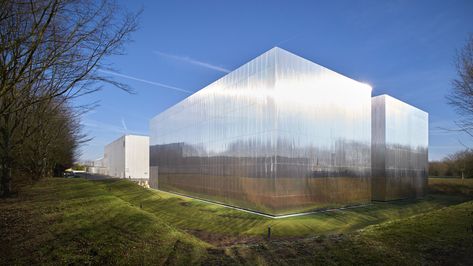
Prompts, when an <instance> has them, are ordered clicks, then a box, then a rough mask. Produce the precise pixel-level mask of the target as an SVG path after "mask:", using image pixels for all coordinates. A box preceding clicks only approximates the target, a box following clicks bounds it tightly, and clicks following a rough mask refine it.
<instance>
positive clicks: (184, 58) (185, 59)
mask: <svg viewBox="0 0 473 266" xmlns="http://www.w3.org/2000/svg"><path fill="white" fill-rule="evenodd" d="M153 53H154V54H157V55H160V56H164V57H168V58H172V59H174V60H178V61H183V62H186V63H189V64H192V65H196V66H201V67H205V68H208V69H213V70H216V71H220V72H223V73H230V72H231V71H230V70H228V69H226V68H223V67H221V66H216V65H213V64H210V63H207V62H202V61H199V60H195V59H193V58H190V57H187V56H179V55H173V54H168V53H163V52H160V51H153Z"/></svg>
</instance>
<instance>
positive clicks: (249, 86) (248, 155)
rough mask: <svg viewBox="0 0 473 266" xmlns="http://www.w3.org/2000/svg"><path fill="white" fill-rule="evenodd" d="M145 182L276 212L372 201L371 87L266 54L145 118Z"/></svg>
mask: <svg viewBox="0 0 473 266" xmlns="http://www.w3.org/2000/svg"><path fill="white" fill-rule="evenodd" d="M150 185H151V187H154V188H159V189H161V190H165V191H169V192H175V193H181V194H185V195H189V196H193V197H198V198H203V199H207V200H211V201H216V202H220V203H224V204H229V205H233V206H237V207H241V208H247V209H251V210H255V211H260V212H264V213H269V214H274V215H279V214H287V213H295V212H303V211H309V210H313V209H319V208H328V207H337V206H342V205H351V204H359V203H364V202H369V201H370V200H371V87H370V86H368V85H366V84H363V83H360V82H357V81H355V80H352V79H350V78H347V77H345V76H343V75H340V74H338V73H336V72H334V71H331V70H329V69H327V68H324V67H322V66H320V65H317V64H315V63H313V62H310V61H308V60H306V59H304V58H301V57H299V56H296V55H294V54H291V53H289V52H287V51H285V50H282V49H280V48H273V49H271V50H269V51H268V52H266V53H264V54H262V55H261V56H259V57H257V58H255V59H254V60H252V61H250V62H249V63H247V64H245V65H243V66H241V67H240V68H238V69H236V70H235V71H233V72H231V73H229V74H228V75H226V76H224V77H223V78H221V79H219V80H217V81H216V82H214V83H212V84H210V85H208V86H207V87H205V88H203V89H201V90H200V91H198V92H196V93H195V94H193V95H191V96H190V97H188V98H186V99H184V100H183V101H181V102H180V103H178V104H176V105H174V106H172V107H171V108H169V109H168V110H166V111H164V112H163V113H161V114H159V115H157V116H156V117H154V118H153V119H152V120H151V122H150Z"/></svg>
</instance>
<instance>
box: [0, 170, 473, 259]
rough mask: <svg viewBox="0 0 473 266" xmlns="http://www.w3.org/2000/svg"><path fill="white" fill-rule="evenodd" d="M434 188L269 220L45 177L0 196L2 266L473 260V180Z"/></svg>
mask: <svg viewBox="0 0 473 266" xmlns="http://www.w3.org/2000/svg"><path fill="white" fill-rule="evenodd" d="M430 189H431V193H430V194H429V196H428V197H426V198H425V199H422V200H413V201H398V202H391V203H374V204H371V205H369V206H365V207H360V208H353V209H345V210H337V211H330V212H321V213H316V214H311V215H307V216H300V217H293V218H285V219H271V218H266V217H262V216H259V215H254V214H250V213H245V212H240V211H238V210H234V209H229V208H225V207H222V206H219V205H214V204H209V203H205V202H201V201H197V200H193V199H189V198H185V197H180V196H175V195H172V194H168V193H164V192H160V191H156V190H150V189H144V188H142V187H139V186H137V185H135V184H134V183H132V182H130V181H127V180H116V179H113V180H100V181H90V180H84V179H46V180H43V181H40V182H38V183H35V184H34V185H29V186H25V187H23V188H22V190H21V191H20V192H19V195H18V197H16V198H11V199H2V200H0V243H1V248H0V264H2V265H12V264H39V263H42V264H95V265H97V264H101V265H103V264H132V265H135V264H146V265H149V264H158V265H162V264H167V265H169V264H171V265H189V264H205V265H209V264H263V265H264V264H266V265H267V264H283V265H284V264H286V265H287V264H293V265H300V264H314V263H320V264H391V265H392V264H452V263H453V264H455V263H462V264H466V265H468V264H470V265H471V262H472V261H471V257H473V256H468V254H473V232H472V231H473V227H471V226H473V201H471V200H472V199H473V180H464V181H462V182H459V180H453V179H430ZM268 225H271V228H272V235H273V237H272V239H271V241H269V242H268V241H266V240H265V236H266V232H267V226H268ZM470 227H471V231H468V230H470V229H469V228H470Z"/></svg>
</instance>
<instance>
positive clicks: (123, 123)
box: [122, 117, 128, 133]
mask: <svg viewBox="0 0 473 266" xmlns="http://www.w3.org/2000/svg"><path fill="white" fill-rule="evenodd" d="M122 126H123V129H125V133H126V132H128V127H127V126H126V124H125V119H123V117H122Z"/></svg>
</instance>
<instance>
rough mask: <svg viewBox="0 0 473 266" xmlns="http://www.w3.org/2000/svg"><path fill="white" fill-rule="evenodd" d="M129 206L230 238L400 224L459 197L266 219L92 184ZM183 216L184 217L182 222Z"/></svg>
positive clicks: (112, 184)
mask: <svg viewBox="0 0 473 266" xmlns="http://www.w3.org/2000/svg"><path fill="white" fill-rule="evenodd" d="M95 182H100V183H101V184H104V185H106V186H107V187H108V188H110V190H111V193H112V194H113V195H115V196H117V197H119V198H121V199H123V200H124V201H126V202H129V203H131V204H133V205H134V206H140V204H141V206H142V207H143V210H145V211H147V212H149V213H152V214H154V215H155V216H156V217H158V218H159V219H160V220H162V221H164V222H165V223H168V224H172V225H173V226H174V227H177V228H179V229H182V230H191V231H199V232H200V234H202V232H208V233H214V234H215V233H218V234H225V235H232V236H263V235H265V234H266V232H267V227H268V225H271V228H272V234H273V235H274V236H276V237H286V236H292V237H294V236H296V237H301V236H310V235H319V234H328V233H346V232H351V231H354V230H356V229H360V228H363V227H366V226H367V225H371V224H376V223H380V222H383V221H387V220H393V219H401V218H404V217H409V216H412V215H416V214H419V213H423V212H428V211H432V210H435V209H439V208H441V207H445V206H449V205H451V204H457V203H460V202H463V201H465V200H466V199H465V197H464V196H462V195H458V196H452V195H448V196H446V195H438V194H434V195H429V196H427V197H426V198H425V199H421V200H410V201H397V202H390V203H372V204H370V205H368V206H364V207H358V208H352V209H345V210H334V211H329V212H319V213H315V214H311V215H305V216H297V217H292V218H284V219H272V218H266V217H262V216H259V215H254V214H250V213H245V212H241V211H238V210H234V209H230V208H226V207H223V206H219V205H215V204H209V203H206V202H202V201H198V200H194V199H190V198H186V197H181V196H176V195H174V194H169V193H166V192H161V191H157V190H150V189H145V188H141V187H139V186H136V185H134V184H132V183H131V182H129V181H127V180H104V181H95ZM183 216H185V217H183Z"/></svg>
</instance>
